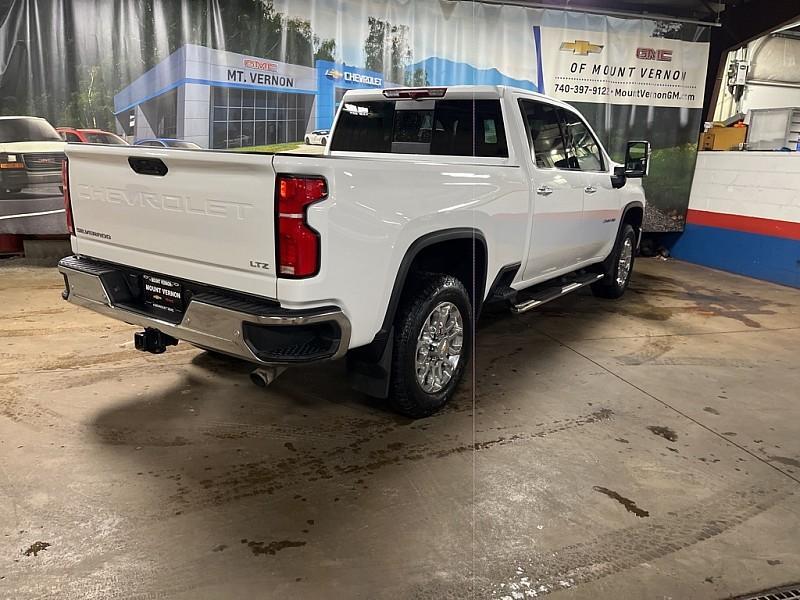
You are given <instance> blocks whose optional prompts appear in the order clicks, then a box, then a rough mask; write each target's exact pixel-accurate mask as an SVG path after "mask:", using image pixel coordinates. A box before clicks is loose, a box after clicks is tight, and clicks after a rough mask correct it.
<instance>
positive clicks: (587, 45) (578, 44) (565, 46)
mask: <svg viewBox="0 0 800 600" xmlns="http://www.w3.org/2000/svg"><path fill="white" fill-rule="evenodd" d="M603 48H604V46H598V45H597V44H592V43H591V42H588V41H586V40H575V41H574V42H563V43H562V44H561V51H562V52H570V51H571V52H572V53H573V54H579V55H580V56H589V55H590V54H599V53H600V52H602V51H603Z"/></svg>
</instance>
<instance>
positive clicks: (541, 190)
mask: <svg viewBox="0 0 800 600" xmlns="http://www.w3.org/2000/svg"><path fill="white" fill-rule="evenodd" d="M536 193H537V194H539V195H540V196H549V195H550V194H552V193H553V188H551V187H550V186H549V185H540V186H539V187H538V188H536Z"/></svg>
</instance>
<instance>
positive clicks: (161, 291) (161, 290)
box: [142, 275, 183, 316]
mask: <svg viewBox="0 0 800 600" xmlns="http://www.w3.org/2000/svg"><path fill="white" fill-rule="evenodd" d="M142 280H143V283H144V304H145V306H146V307H147V308H149V309H151V310H153V311H154V312H159V313H162V314H166V315H170V316H179V315H181V314H183V296H182V294H181V292H182V290H181V284H180V283H178V282H177V281H171V280H169V279H164V278H163V277H154V276H153V275H143V276H142Z"/></svg>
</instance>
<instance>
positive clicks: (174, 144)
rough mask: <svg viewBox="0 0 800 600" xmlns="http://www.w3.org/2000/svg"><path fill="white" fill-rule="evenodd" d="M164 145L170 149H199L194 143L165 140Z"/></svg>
mask: <svg viewBox="0 0 800 600" xmlns="http://www.w3.org/2000/svg"><path fill="white" fill-rule="evenodd" d="M164 143H165V144H166V145H167V146H169V147H170V148H191V149H193V150H194V149H197V148H199V147H200V146H198V145H197V144H195V143H194V142H182V141H181V140H169V141H167V140H165V141H164Z"/></svg>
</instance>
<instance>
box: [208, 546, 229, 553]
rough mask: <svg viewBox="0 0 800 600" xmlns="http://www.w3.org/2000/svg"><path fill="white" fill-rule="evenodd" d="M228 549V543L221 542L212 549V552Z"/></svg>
mask: <svg viewBox="0 0 800 600" xmlns="http://www.w3.org/2000/svg"><path fill="white" fill-rule="evenodd" d="M227 549H228V545H227V544H219V545H217V546H214V547H213V548H212V549H211V551H212V552H224V551H225V550H227Z"/></svg>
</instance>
